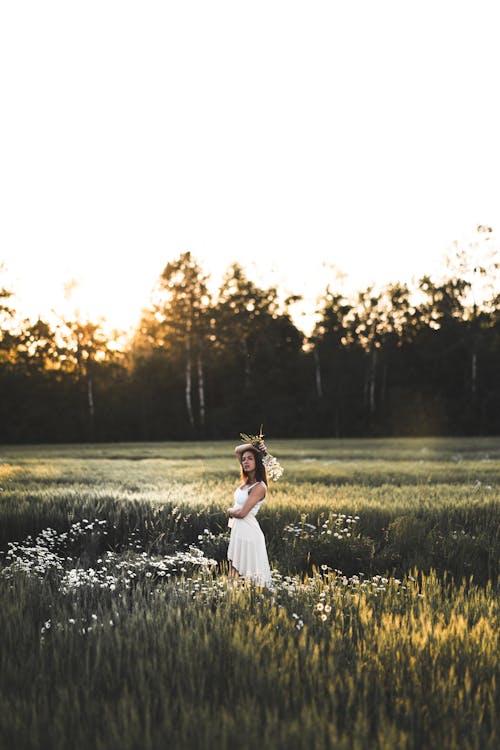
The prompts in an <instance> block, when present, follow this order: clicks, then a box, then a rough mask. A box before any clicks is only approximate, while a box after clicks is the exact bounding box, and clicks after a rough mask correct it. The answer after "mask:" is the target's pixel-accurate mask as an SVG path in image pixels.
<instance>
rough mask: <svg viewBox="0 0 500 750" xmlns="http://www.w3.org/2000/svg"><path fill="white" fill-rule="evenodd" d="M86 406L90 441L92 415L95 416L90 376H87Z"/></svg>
mask: <svg viewBox="0 0 500 750" xmlns="http://www.w3.org/2000/svg"><path fill="white" fill-rule="evenodd" d="M87 404H88V407H89V433H90V439H91V440H92V439H93V438H94V415H95V408H94V393H93V388H92V378H91V377H90V375H88V376H87Z"/></svg>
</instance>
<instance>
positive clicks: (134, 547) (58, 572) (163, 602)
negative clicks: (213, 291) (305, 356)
mask: <svg viewBox="0 0 500 750" xmlns="http://www.w3.org/2000/svg"><path fill="white" fill-rule="evenodd" d="M271 448H272V451H273V453H274V454H275V455H276V456H278V457H279V459H280V461H281V463H282V464H283V466H284V467H285V472H286V473H285V475H284V477H283V480H282V481H280V482H279V483H277V484H276V485H272V486H271V488H270V494H269V498H268V501H267V502H266V503H265V504H264V506H263V508H262V510H261V512H260V514H259V520H260V522H261V525H262V528H263V530H264V532H265V535H266V540H267V544H268V549H269V553H270V558H271V563H272V567H273V568H274V570H275V587H274V589H273V590H271V591H269V590H266V589H264V590H261V589H259V588H255V587H252V586H242V587H240V588H237V589H233V588H230V587H228V584H227V579H226V575H225V573H226V571H225V567H224V563H223V562H221V561H222V560H223V558H224V556H225V549H226V546H227V525H226V518H225V515H224V509H225V508H227V507H228V506H229V505H231V504H232V492H233V490H234V487H235V485H236V483H237V463H236V460H235V458H234V457H233V450H234V445H233V444H230V443H223V442H220V443H206V444H205V443H175V444H137V445H131V444H130V445H129V444H120V445H87V446H43V447H40V446H25V447H14V446H12V447H11V446H4V447H2V448H1V449H0V490H1V491H0V548H2V549H3V550H4V551H7V550H8V549H10V556H5V555H4V557H3V563H1V562H0V564H1V565H2V568H1V570H0V600H1V602H2V606H1V607H0V633H1V636H2V648H1V650H0V686H1V687H0V716H1V717H2V718H1V721H0V747H1V748H2V749H3V748H6V749H7V748H11V747H16V749H17V748H20V749H21V750H22V749H23V748H30V750H31V749H32V748H38V747H40V748H42V747H49V748H54V750H57V749H58V748H61V749H62V748H64V750H66V748H68V747H71V748H74V749H75V750H80V748H81V749H82V750H83V749H84V748H90V747H92V748H96V749H98V750H99V749H100V748H102V749H104V748H106V749H107V748H113V749H114V748H120V749H121V748H124V749H127V748H154V749H155V750H156V748H163V747H165V746H167V747H175V748H207V747H217V748H229V747H231V748H233V747H235V746H238V747H239V748H244V749H246V748H254V747H255V746H256V745H261V746H262V747H263V748H289V747H293V748H298V749H299V750H300V748H337V747H338V748H346V749H347V748H355V749H356V748H357V749H359V750H361V749H363V750H364V749H365V748H366V750H371V749H372V748H375V749H378V748H391V749H392V748H397V749H398V750H399V748H403V749H404V748H407V749H408V750H410V749H411V750H413V749H416V748H425V749H426V750H427V749H430V748H439V749H441V748H443V749H445V750H446V749H447V748H470V749H471V750H472V749H473V748H474V749H476V748H477V750H479V749H481V750H482V749H483V748H488V749H491V750H493V748H497V747H498V746H499V745H500V732H499V727H498V720H497V716H498V711H499V708H500V691H499V686H498V669H499V666H500V664H499V661H500V660H499V653H500V648H499V647H500V643H499V628H498V624H499V597H498V573H499V568H498V565H499V559H500V537H499V529H500V523H499V521H500V481H499V479H500V439H474V440H472V439H471V440H466V439H464V440H436V439H429V440H423V439H422V440H381V441H369V440H366V441H364V440H355V441H354V440H353V441H327V440H314V441H293V440H291V441H275V442H273V443H272V445H271ZM342 513H344V514H346V516H349V515H351V516H359V520H354V519H352V521H353V522H352V524H351V525H350V531H349V533H350V536H347V534H346V533H340V534H339V537H340V538H337V537H334V536H333V534H332V535H328V534H327V529H328V528H330V529H332V530H336V529H338V530H339V531H341V530H342V527H345V523H346V520H345V519H342V518H341V517H340V516H339V515H334V514H342ZM83 519H87V520H86V521H84V520H83ZM94 519H100V520H101V521H102V524H98V523H96V522H95V521H94ZM327 521H328V523H326V522H327ZM305 523H312V524H313V525H314V526H315V527H316V528H315V529H314V530H313V531H311V530H310V529H309V527H307V526H306V525H304V524H305ZM325 523H326V526H324V525H323V524H325ZM289 524H292V525H293V526H294V527H295V528H296V529H297V533H296V534H291V533H288V532H287V531H286V527H287V526H288V525H289ZM48 528H50V529H53V530H54V531H52V532H46V533H45V534H44V535H41V536H39V538H38V541H37V543H36V544H35V541H34V538H35V537H36V536H37V535H40V534H41V532H43V530H46V529H48ZM205 529H206V530H207V531H205ZM68 532H70V533H69V535H68V536H64V534H68ZM351 532H352V533H351ZM29 535H31V537H32V539H31V540H27V537H28V536H29ZM26 540H27V541H26ZM9 542H19V543H20V544H18V545H17V546H11V547H10V548H9V547H8V543H9ZM190 546H191V548H192V547H193V546H196V547H199V548H201V549H202V550H203V551H204V552H205V555H206V556H208V557H211V558H213V560H214V562H213V563H210V562H208V561H207V559H206V556H205V557H203V556H201V553H200V555H199V556H198V557H197V556H196V555H195V554H193V553H191V554H185V552H184V550H186V551H187V550H188V549H189V547H190ZM217 563H219V564H217Z"/></svg>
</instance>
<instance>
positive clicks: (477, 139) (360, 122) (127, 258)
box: [0, 0, 500, 329]
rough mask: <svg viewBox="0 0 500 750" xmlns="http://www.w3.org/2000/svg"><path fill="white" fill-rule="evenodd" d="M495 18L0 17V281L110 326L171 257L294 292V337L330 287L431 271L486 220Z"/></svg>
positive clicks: (22, 296) (344, 6)
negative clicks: (297, 297) (232, 267)
mask: <svg viewBox="0 0 500 750" xmlns="http://www.w3.org/2000/svg"><path fill="white" fill-rule="evenodd" d="M495 6H496V3H494V2H484V1H482V0H475V1H474V2H461V1H460V0H454V1H453V2H449V1H448V0H442V1H440V0H433V1H432V2H429V1H428V0H419V2H405V1H404V0H390V1H388V0H377V2H376V3H375V2H373V0H358V2H356V0H353V1H352V2H345V1H343V2H336V1H335V0H329V1H328V2H323V1H322V0H318V1H315V0H308V1H307V2H306V1H301V2H297V1H295V0H286V1H285V2H283V1H282V0H279V1H276V0H266V1H265V2H261V0H252V2H239V0H230V1H228V2H220V0H210V2H207V1H206V0H203V1H202V2H194V1H192V0H182V1H180V0H179V1H176V2H169V1H168V0H163V1H162V2H154V1H151V2H148V1H147V0H143V2H130V1H127V0H121V1H120V2H114V1H111V0H98V2H95V1H94V0H87V1H86V2H85V3H76V2H71V1H70V0H63V1H62V2H54V1H53V0H44V2H43V3H40V2H29V1H23V0H16V1H15V2H14V0H11V1H8V2H5V3H2V4H1V5H0V70H1V71H2V74H1V78H0V102H1V107H2V116H1V118H0V261H3V263H4V267H5V269H6V270H5V272H4V274H3V277H0V286H1V285H2V283H3V284H5V281H6V280H7V281H8V283H9V284H10V287H11V288H12V289H13V291H15V292H16V300H17V307H18V309H19V310H21V311H22V312H23V313H24V312H25V314H26V315H31V316H36V315H38V314H40V315H42V317H43V316H44V315H47V314H48V312H49V311H51V310H55V311H58V312H61V313H62V312H64V310H65V309H66V308H67V306H68V305H77V306H78V308H79V310H80V312H81V313H82V314H83V315H87V316H89V317H91V318H95V317H96V316H99V315H103V316H104V317H106V319H107V320H108V323H109V324H110V325H114V326H118V327H122V328H125V327H128V326H131V325H133V324H134V323H135V322H136V321H137V319H138V317H139V314H140V310H141V308H142V307H144V306H145V305H146V304H147V302H148V298H149V294H150V291H151V289H152V287H153V285H154V283H155V281H156V280H157V278H158V277H159V275H160V273H161V271H162V269H163V268H164V266H165V265H166V263H167V262H168V261H169V260H172V259H174V258H177V257H178V256H179V255H180V254H181V253H183V252H185V251H187V250H189V251H190V252H191V253H192V254H193V255H194V256H195V257H196V258H197V259H198V260H199V262H200V264H201V265H202V267H203V268H204V269H205V270H206V272H207V273H209V274H210V275H211V278H212V283H213V285H214V286H217V284H218V283H219V282H220V279H221V278H222V275H223V272H224V270H225V269H226V268H227V266H228V265H229V264H230V263H232V262H234V261H237V262H239V263H240V264H241V265H243V266H244V267H245V268H246V269H247V272H248V275H249V276H250V277H251V278H252V279H254V280H255V281H256V282H257V283H259V284H263V285H271V284H275V285H278V286H279V288H280V289H282V290H283V292H289V293H294V294H303V295H304V296H305V302H304V304H303V305H302V307H298V308H297V310H296V315H297V321H298V323H299V324H302V327H303V328H304V329H307V327H308V321H309V323H310V320H311V316H310V312H311V310H312V309H313V308H314V304H315V298H316V297H317V295H318V294H321V292H322V291H323V290H324V288H325V286H326V284H327V283H332V282H334V283H339V282H338V275H339V273H340V274H341V275H343V284H344V286H345V288H346V289H347V290H349V289H351V290H354V289H360V288H362V287H364V286H367V285H368V284H371V283H375V284H379V285H380V284H383V283H387V282H389V281H395V280H401V281H407V282H410V281H411V280H412V279H413V278H416V277H418V276H421V275H422V274H424V273H434V272H437V271H438V269H439V267H440V264H441V263H442V259H443V257H444V254H445V253H446V251H447V249H448V248H449V247H450V245H451V243H452V242H454V241H458V242H460V243H465V244H467V242H468V241H469V239H470V237H471V234H472V233H473V232H474V228H475V227H476V225H477V224H488V225H490V226H492V227H493V228H494V229H495V230H498V227H500V138H499V133H500V107H498V94H497V92H498V70H499V69H500V45H498V38H497V37H498V23H497V21H496V16H497V14H496V7H495ZM336 279H337V281H336ZM70 280H75V281H76V282H77V284H78V285H77V287H76V288H75V290H74V292H73V296H72V298H71V299H70V300H68V299H65V292H64V290H65V288H67V284H68V282H69V281H70ZM65 306H66V307H65Z"/></svg>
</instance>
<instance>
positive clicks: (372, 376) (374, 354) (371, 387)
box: [368, 348, 377, 416]
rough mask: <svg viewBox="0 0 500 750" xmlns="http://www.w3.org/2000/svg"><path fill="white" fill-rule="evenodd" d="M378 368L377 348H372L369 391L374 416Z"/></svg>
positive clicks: (371, 412)
mask: <svg viewBox="0 0 500 750" xmlns="http://www.w3.org/2000/svg"><path fill="white" fill-rule="evenodd" d="M376 368H377V350H376V349H375V348H373V349H372V357H371V366H370V379H369V386H368V393H369V404H370V414H371V415H372V416H373V414H374V413H375V380H376V378H375V375H376Z"/></svg>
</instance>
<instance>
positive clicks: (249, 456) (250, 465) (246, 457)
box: [241, 451, 255, 474]
mask: <svg viewBox="0 0 500 750" xmlns="http://www.w3.org/2000/svg"><path fill="white" fill-rule="evenodd" d="M241 465H242V467H243V471H244V472H245V473H246V474H249V473H250V472H252V471H255V456H254V454H253V452H252V451H245V452H244V453H243V455H242V457H241Z"/></svg>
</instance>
